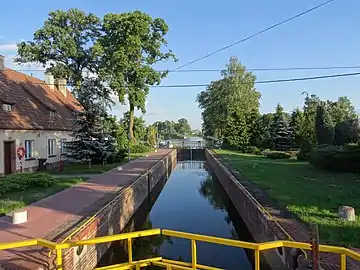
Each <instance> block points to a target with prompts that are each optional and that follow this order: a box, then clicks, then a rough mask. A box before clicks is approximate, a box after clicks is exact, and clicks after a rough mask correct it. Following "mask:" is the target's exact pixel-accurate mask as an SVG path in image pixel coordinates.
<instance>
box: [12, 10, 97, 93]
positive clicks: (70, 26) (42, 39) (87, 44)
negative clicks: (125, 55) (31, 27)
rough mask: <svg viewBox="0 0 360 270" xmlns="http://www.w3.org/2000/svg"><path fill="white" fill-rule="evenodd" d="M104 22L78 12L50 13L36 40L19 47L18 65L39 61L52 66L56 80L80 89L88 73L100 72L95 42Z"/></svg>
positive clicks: (50, 68)
mask: <svg viewBox="0 0 360 270" xmlns="http://www.w3.org/2000/svg"><path fill="white" fill-rule="evenodd" d="M99 30H100V19H99V18H98V17H97V16H96V15H94V14H92V13H85V12H83V11H80V10H78V9H74V8H72V9H69V10H68V11H62V10H56V11H52V12H50V13H49V17H48V19H47V20H46V21H45V22H44V25H43V26H42V27H41V28H40V29H39V30H37V31H36V32H35V33H34V38H33V40H32V41H26V42H21V43H20V44H18V56H17V58H16V62H18V63H28V62H36V63H40V64H41V65H43V66H44V67H45V66H47V65H48V66H49V68H48V71H51V72H52V73H53V74H54V75H55V78H66V79H67V81H68V82H69V84H71V85H73V86H79V85H80V83H81V81H82V79H83V76H84V74H85V73H96V71H97V69H98V62H99V59H98V58H97V57H95V53H94V43H95V42H96V40H97V38H98V36H99V33H100V32H99Z"/></svg>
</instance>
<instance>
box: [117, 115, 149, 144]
mask: <svg viewBox="0 0 360 270" xmlns="http://www.w3.org/2000/svg"><path fill="white" fill-rule="evenodd" d="M121 122H122V124H123V125H124V131H125V130H126V131H128V130H129V123H130V113H129V112H126V113H124V116H123V118H122V120H121ZM133 122H134V124H133V131H134V138H135V139H136V140H137V141H141V142H145V140H146V138H145V137H146V133H147V128H146V123H145V120H144V118H142V117H136V116H135V117H134V120H133Z"/></svg>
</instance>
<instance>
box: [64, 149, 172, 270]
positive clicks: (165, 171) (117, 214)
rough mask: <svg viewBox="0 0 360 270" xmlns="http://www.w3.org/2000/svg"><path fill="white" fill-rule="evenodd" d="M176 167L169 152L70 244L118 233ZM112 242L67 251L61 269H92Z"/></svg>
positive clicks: (103, 210)
mask: <svg viewBox="0 0 360 270" xmlns="http://www.w3.org/2000/svg"><path fill="white" fill-rule="evenodd" d="M175 166H176V151H172V152H170V153H169V154H168V155H167V156H166V157H164V158H163V159H162V160H160V161H159V162H158V163H157V164H156V165H154V166H153V167H152V168H151V169H150V170H149V171H147V172H146V173H145V174H143V175H142V176H140V177H139V178H138V179H137V180H136V181H135V182H134V183H133V184H132V185H130V186H129V187H127V188H125V189H124V190H122V191H121V192H120V194H119V195H117V196H116V197H115V198H114V199H113V200H112V201H111V202H110V203H108V204H107V205H106V206H105V207H104V208H102V210H101V212H100V213H99V214H98V215H97V216H96V217H95V218H93V220H92V221H91V222H90V223H88V224H87V225H86V226H85V227H84V228H83V229H81V230H80V231H78V232H77V233H76V234H75V235H73V236H72V237H71V239H70V240H69V241H79V240H85V239H90V238H95V237H99V236H106V235H112V234H118V233H120V232H121V231H122V230H123V229H124V228H125V226H126V225H127V223H128V222H129V221H130V220H131V217H132V216H133V215H134V214H135V212H136V211H137V210H138V208H139V206H140V205H141V204H142V203H143V202H144V200H146V199H147V197H148V196H149V194H150V192H151V190H152V189H153V188H154V187H155V185H156V184H157V182H158V181H159V180H160V179H161V178H162V177H164V176H165V177H166V178H168V177H169V176H170V174H171V172H172V170H173V169H174V168H175ZM110 244H111V243H106V244H98V245H90V246H84V247H75V248H70V249H67V250H65V251H64V254H63V269H64V270H72V269H77V270H80V269H83V270H85V269H93V268H94V267H95V266H96V265H97V263H98V261H99V260H100V258H101V257H102V256H103V255H104V254H105V252H106V251H107V249H108V248H109V247H110Z"/></svg>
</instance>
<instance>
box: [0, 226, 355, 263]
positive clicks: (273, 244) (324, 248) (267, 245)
mask: <svg viewBox="0 0 360 270" xmlns="http://www.w3.org/2000/svg"><path fill="white" fill-rule="evenodd" d="M154 235H164V236H172V237H176V238H182V239H187V240H190V241H191V254H192V261H191V263H186V262H180V261H174V260H167V259H165V258H161V257H156V258H149V259H144V260H139V261H133V256H132V239H136V238H140V237H146V236H154ZM119 240H127V241H128V262H127V263H123V264H120V265H112V266H107V267H101V268H98V269H101V270H104V269H134V267H135V269H140V268H141V267H144V266H149V265H151V264H153V265H157V266H160V267H164V268H166V269H172V267H173V269H204V270H220V269H219V268H215V267H210V266H206V265H200V264H197V252H196V250H197V248H196V241H200V242H207V243H213V244H219V245H226V246H233V247H238V248H246V249H252V250H254V251H255V261H254V265H255V270H260V251H264V250H271V249H274V248H279V247H288V248H301V249H304V250H311V246H310V244H309V243H303V242H294V241H281V240H278V241H270V242H264V243H250V242H244V241H238V240H233V239H225V238H220V237H214V236H207V235H201V234H194V233H187V232H180V231H173V230H166V229H163V230H161V229H150V230H144V231H135V232H130V233H123V234H115V235H109V236H102V237H96V238H93V239H87V240H81V241H77V242H66V243H54V242H51V241H48V240H44V239H30V240H23V241H16V242H11V243H0V250H6V249H14V248H22V247H31V246H36V245H37V246H42V247H46V248H49V249H51V250H56V254H57V257H56V265H57V269H58V270H62V269H63V268H62V267H63V266H62V265H63V253H64V252H62V251H63V250H64V249H67V248H73V247H78V246H85V245H95V244H101V243H110V242H113V241H119ZM319 250H320V251H321V252H330V253H335V254H340V269H341V270H345V269H346V257H347V256H348V257H349V258H352V259H354V260H357V261H359V262H360V253H358V252H355V251H353V250H350V249H347V248H345V247H337V246H328V245H319Z"/></svg>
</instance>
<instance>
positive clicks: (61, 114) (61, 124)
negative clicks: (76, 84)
mask: <svg viewBox="0 0 360 270" xmlns="http://www.w3.org/2000/svg"><path fill="white" fill-rule="evenodd" d="M66 91H67V94H66V97H65V96H64V95H63V94H62V93H61V92H60V91H59V90H58V89H57V88H56V87H54V89H53V90H52V89H50V87H49V86H47V85H46V84H45V82H44V81H42V80H40V79H37V78H34V77H32V76H29V75H26V74H23V73H20V72H17V71H15V70H12V69H8V68H6V69H4V70H0V104H4V103H5V104H11V105H13V106H12V109H11V111H5V110H3V109H2V108H0V129H10V130H11V129H16V130H19V129H26V130H28V129H32V130H73V129H74V127H75V123H74V119H75V115H74V112H77V111H79V110H81V106H80V104H79V103H78V101H77V100H76V98H75V97H74V96H73V95H72V94H71V92H70V91H69V90H68V89H66ZM50 111H55V116H51V115H50Z"/></svg>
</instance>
